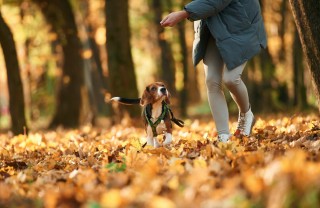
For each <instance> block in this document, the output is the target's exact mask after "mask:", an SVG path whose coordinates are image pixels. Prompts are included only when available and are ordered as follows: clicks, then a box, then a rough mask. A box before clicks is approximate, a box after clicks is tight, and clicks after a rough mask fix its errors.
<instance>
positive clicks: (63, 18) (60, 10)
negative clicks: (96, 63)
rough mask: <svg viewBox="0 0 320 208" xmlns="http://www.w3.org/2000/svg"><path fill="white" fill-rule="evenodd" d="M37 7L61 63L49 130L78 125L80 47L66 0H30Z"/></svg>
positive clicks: (80, 71)
mask: <svg viewBox="0 0 320 208" xmlns="http://www.w3.org/2000/svg"><path fill="white" fill-rule="evenodd" d="M33 1H34V2H35V3H37V4H38V5H39V7H40V8H41V10H42V13H43V15H44V16H45V18H46V20H47V22H48V23H49V24H50V25H51V26H52V29H53V31H54V32H56V33H57V34H58V39H59V42H60V44H61V45H62V50H63V55H64V60H63V74H62V79H61V83H60V90H59V94H58V98H57V105H56V112H55V115H54V117H53V120H52V122H51V124H50V127H56V126H58V125H62V126H65V127H75V126H78V125H79V119H80V112H81V107H82V99H81V89H82V88H83V83H84V79H83V76H84V75H83V73H84V72H83V70H84V68H83V67H84V65H83V58H82V56H81V50H82V45H81V41H80V39H79V37H78V30H77V25H76V23H75V18H74V15H73V11H72V8H71V5H70V2H69V1H68V0H55V1H51V0H33Z"/></svg>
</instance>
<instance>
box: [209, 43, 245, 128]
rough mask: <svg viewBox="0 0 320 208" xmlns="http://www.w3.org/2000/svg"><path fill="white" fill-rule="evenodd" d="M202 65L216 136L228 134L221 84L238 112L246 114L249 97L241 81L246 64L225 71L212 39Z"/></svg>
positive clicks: (227, 115) (226, 107) (226, 113)
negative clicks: (226, 89) (227, 91)
mask: <svg viewBox="0 0 320 208" xmlns="http://www.w3.org/2000/svg"><path fill="white" fill-rule="evenodd" d="M203 63H204V71H205V80H206V86H207V93H208V100H209V105H210V109H211V112H212V116H213V119H214V121H215V124H216V128H217V132H218V134H229V133H230V131H229V112H228V106H227V102H226V99H225V96H224V93H223V88H222V83H224V85H225V86H226V87H227V88H228V90H229V92H230V94H231V96H232V98H233V100H234V101H235V102H236V104H237V106H238V108H239V111H240V112H241V113H246V112H247V111H248V110H249V108H250V104H249V96H248V91H247V88H246V86H245V84H244V83H243V81H242V79H241V74H242V71H243V69H244V67H245V65H246V63H244V64H242V65H240V66H238V67H236V68H234V69H231V70H229V69H227V68H226V65H225V63H224V62H223V60H222V58H221V55H220V53H219V51H218V48H217V46H216V44H215V40H214V39H213V38H210V40H209V43H208V46H207V51H206V54H205V57H204V59H203Z"/></svg>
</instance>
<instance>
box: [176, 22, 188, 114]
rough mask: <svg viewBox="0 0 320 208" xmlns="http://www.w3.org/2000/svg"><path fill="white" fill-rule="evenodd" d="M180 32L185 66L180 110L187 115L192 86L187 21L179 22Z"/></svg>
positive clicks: (183, 65)
mask: <svg viewBox="0 0 320 208" xmlns="http://www.w3.org/2000/svg"><path fill="white" fill-rule="evenodd" d="M178 32H179V42H180V47H181V53H182V60H181V61H182V68H183V70H182V71H183V88H182V90H181V92H180V97H181V99H180V111H181V116H183V117H186V116H187V106H188V100H189V99H188V98H189V96H188V95H189V93H188V92H189V90H190V86H189V84H188V80H189V77H188V75H189V73H188V68H189V66H188V48H187V42H186V28H185V22H181V23H179V24H178Z"/></svg>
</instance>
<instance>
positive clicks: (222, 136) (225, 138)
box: [218, 134, 230, 143]
mask: <svg viewBox="0 0 320 208" xmlns="http://www.w3.org/2000/svg"><path fill="white" fill-rule="evenodd" d="M229 138H230V134H220V135H218V141H219V142H223V143H226V142H227V141H229Z"/></svg>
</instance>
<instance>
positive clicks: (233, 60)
mask: <svg viewBox="0 0 320 208" xmlns="http://www.w3.org/2000/svg"><path fill="white" fill-rule="evenodd" d="M184 19H189V20H190V21H193V22H194V30H195V38H194V43H193V57H192V58H193V64H194V66H196V65H197V64H198V63H199V62H200V61H201V60H203V64H204V70H205V81H206V87H207V94H208V101H209V105H210V109H211V112H212V116H213V119H214V121H215V124H216V128H217V132H218V140H219V141H221V142H227V141H228V140H229V138H230V130H229V111H228V106H227V102H226V99H225V96H224V93H223V88H222V84H224V85H225V86H226V87H227V88H228V90H229V92H230V94H231V96H232V98H233V100H234V101H235V102H236V104H237V106H238V109H239V117H238V126H237V130H236V132H235V133H234V135H235V136H240V135H244V136H249V135H250V134H251V130H252V127H253V125H254V123H255V119H254V115H253V113H252V111H251V106H250V102H249V96H248V91H247V88H246V86H245V84H244V83H243V81H242V79H241V74H242V72H243V70H244V68H245V65H246V63H247V61H248V60H250V59H251V58H252V57H254V56H255V55H257V54H258V53H259V52H260V50H261V48H266V47H267V37H266V32H265V28H264V23H263V19H262V15H261V9H260V4H259V0H194V1H192V2H190V3H188V4H187V5H185V7H184V9H183V10H181V11H176V12H172V13H170V14H169V15H167V16H166V17H164V18H163V19H162V21H161V22H160V24H161V25H162V26H163V27H173V26H175V25H176V24H177V23H179V22H180V21H182V20H184Z"/></svg>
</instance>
